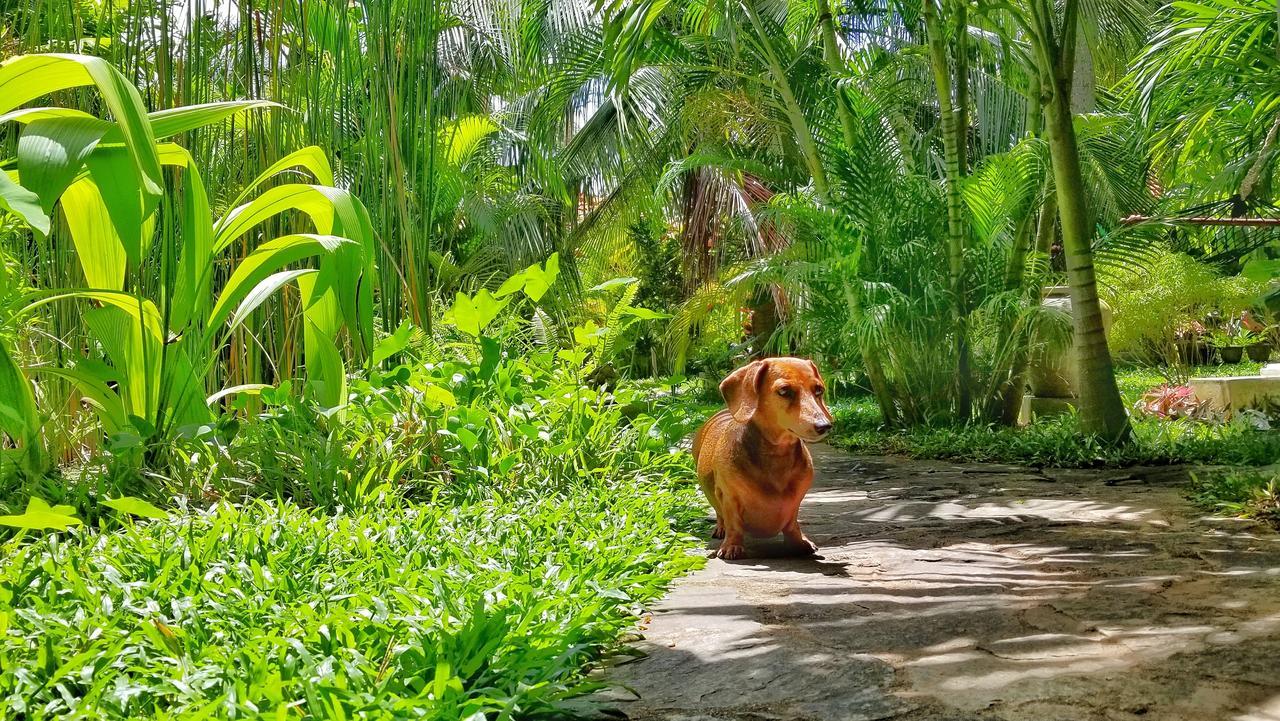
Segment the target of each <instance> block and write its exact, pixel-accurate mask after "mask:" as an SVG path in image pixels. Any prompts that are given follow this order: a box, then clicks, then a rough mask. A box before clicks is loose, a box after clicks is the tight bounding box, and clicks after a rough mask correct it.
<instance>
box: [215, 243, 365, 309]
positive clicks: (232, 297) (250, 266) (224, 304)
mask: <svg viewBox="0 0 1280 721" xmlns="http://www.w3.org/2000/svg"><path fill="white" fill-rule="evenodd" d="M343 243H351V241H350V240H347V239H346V238H339V237H338V236H336V235H315V234H310V233H300V234H297V235H286V236H283V237H280V238H274V239H272V240H269V241H267V242H266V243H263V244H262V245H260V246H258V248H257V249H255V250H254V251H253V252H252V253H250V254H249V256H248V257H246V258H245V259H244V260H242V261H240V263H239V264H238V265H236V268H235V270H234V271H232V273H231V277H230V278H229V279H228V280H227V284H226V285H225V286H223V288H222V293H221V294H220V295H219V296H218V300H217V302H216V303H214V305H213V311H212V312H211V313H210V314H209V323H208V329H209V331H208V332H209V333H214V332H218V331H219V330H220V327H221V325H222V323H223V321H225V320H226V319H227V316H228V315H230V313H231V309H232V306H233V305H234V304H239V303H241V302H242V301H244V300H246V299H250V300H253V301H256V303H255V304H254V305H252V307H249V308H247V309H246V310H245V311H244V313H243V314H242V313H241V312H240V311H239V310H237V311H236V316H237V319H238V320H237V323H238V322H242V321H243V320H244V317H245V316H247V315H248V313H250V312H252V311H253V309H254V308H256V307H257V306H258V305H261V304H262V302H263V301H264V300H265V299H266V295H262V293H263V292H265V293H267V294H268V295H269V294H270V293H272V292H274V291H275V290H277V289H279V288H280V287H281V286H282V285H284V284H285V283H287V282H289V281H291V280H293V279H295V278H297V277H298V275H299V273H294V274H292V275H285V276H279V277H277V278H276V279H275V282H276V285H274V286H270V285H269V286H267V287H263V286H261V285H260V284H262V283H263V282H264V281H267V280H269V279H270V277H271V276H272V275H273V274H275V273H276V271H278V270H279V269H280V268H282V267H284V266H286V265H288V264H289V263H294V262H297V261H299V260H302V259H304V258H310V257H312V256H316V255H321V254H323V253H332V252H334V251H335V250H337V249H338V248H339V247H340V246H341V245H342V244H343ZM255 291H258V293H257V294H256V295H255ZM251 296H252V297H251Z"/></svg>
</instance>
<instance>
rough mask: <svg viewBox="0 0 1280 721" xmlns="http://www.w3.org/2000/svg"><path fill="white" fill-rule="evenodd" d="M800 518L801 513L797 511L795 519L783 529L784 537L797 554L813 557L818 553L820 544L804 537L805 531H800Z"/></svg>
mask: <svg viewBox="0 0 1280 721" xmlns="http://www.w3.org/2000/svg"><path fill="white" fill-rule="evenodd" d="M799 516H800V513H799V511H798V510H797V511H796V515H795V517H793V518H792V519H791V522H790V523H788V524H787V525H786V527H784V528H783V529H782V537H783V538H784V539H786V541H787V545H788V546H790V547H792V548H794V549H795V550H796V552H797V553H799V554H801V555H804V556H812V555H813V554H815V553H817V552H818V544H816V543H814V542H813V541H810V540H809V537H808V536H806V535H804V531H802V530H801V529H800V518H799Z"/></svg>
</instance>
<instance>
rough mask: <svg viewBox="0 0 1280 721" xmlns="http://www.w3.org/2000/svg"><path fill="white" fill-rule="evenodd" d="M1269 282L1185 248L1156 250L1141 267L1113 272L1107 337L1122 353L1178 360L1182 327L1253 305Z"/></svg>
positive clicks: (1107, 293)
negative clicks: (1230, 272)
mask: <svg viewBox="0 0 1280 721" xmlns="http://www.w3.org/2000/svg"><path fill="white" fill-rule="evenodd" d="M1264 288H1265V284H1263V283H1259V282H1257V281H1253V280H1249V279H1247V278H1244V277H1240V276H1223V275H1221V274H1219V273H1218V272H1217V271H1215V270H1214V269H1213V268H1211V267H1209V266H1207V265H1205V264H1203V263H1201V262H1199V261H1197V260H1195V259H1194V258H1192V257H1190V256H1188V255H1185V254H1183V253H1176V252H1172V251H1167V252H1163V253H1160V254H1158V255H1156V256H1155V257H1154V258H1153V259H1152V261H1151V262H1150V263H1149V264H1148V265H1146V266H1145V267H1144V268H1143V269H1141V270H1133V271H1128V272H1124V273H1119V274H1115V275H1113V276H1112V277H1111V278H1110V281H1109V282H1108V283H1107V284H1106V285H1105V287H1104V293H1105V299H1106V301H1107V303H1108V304H1110V306H1111V309H1112V311H1113V313H1114V315H1113V320H1112V324H1111V332H1110V334H1109V337H1108V340H1109V342H1110V345H1111V350H1112V352H1113V353H1114V354H1115V355H1116V356H1117V357H1119V358H1125V359H1128V360H1133V361H1139V362H1152V361H1175V360H1176V353H1177V351H1176V348H1175V339H1176V337H1177V334H1178V332H1179V330H1181V329H1183V328H1186V327H1189V326H1191V325H1192V324H1194V323H1200V322H1203V321H1204V320H1205V318H1206V316H1208V315H1210V314H1211V313H1213V312H1215V311H1216V312H1218V313H1220V314H1221V316H1222V317H1224V318H1226V317H1230V316H1236V315H1239V313H1240V312H1241V311H1243V310H1246V309H1248V308H1250V307H1251V306H1253V305H1254V304H1255V303H1256V302H1257V300H1258V298H1259V296H1260V294H1261V293H1262V291H1263V290H1264Z"/></svg>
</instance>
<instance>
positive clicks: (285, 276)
mask: <svg viewBox="0 0 1280 721" xmlns="http://www.w3.org/2000/svg"><path fill="white" fill-rule="evenodd" d="M315 272H316V271H315V270H313V269H311V268H300V269H298V270H282V271H280V272H279V273H272V274H271V275H269V276H267V277H266V278H263V279H262V281H261V282H259V283H258V284H257V285H255V286H254V287H253V290H251V291H249V294H248V295H246V296H245V297H244V300H242V301H240V305H238V306H236V312H235V313H232V314H231V322H230V323H229V324H227V330H235V329H236V328H238V327H240V324H241V323H244V322H245V320H246V319H247V318H248V317H249V315H250V314H252V313H253V311H255V310H257V309H258V307H259V306H261V305H262V304H263V303H265V302H266V300H267V299H268V298H270V297H271V296H272V295H273V294H274V293H275V292H276V291H277V290H280V288H281V287H283V286H285V285H287V284H289V283H291V282H292V281H294V280H295V279H297V278H299V277H301V276H304V275H310V274H311V273H315Z"/></svg>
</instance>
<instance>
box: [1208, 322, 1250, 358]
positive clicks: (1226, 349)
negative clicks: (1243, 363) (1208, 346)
mask: <svg viewBox="0 0 1280 721" xmlns="http://www.w3.org/2000/svg"><path fill="white" fill-rule="evenodd" d="M1210 339H1211V340H1212V341H1213V347H1214V348H1217V349H1218V357H1219V358H1220V359H1221V360H1222V362H1223V363H1239V362H1240V359H1241V358H1242V357H1243V356H1244V352H1245V348H1246V347H1248V346H1250V345H1253V344H1254V343H1257V342H1258V341H1259V340H1260V339H1261V337H1260V336H1259V335H1258V334H1257V333H1254V332H1253V331H1250V330H1245V329H1243V328H1239V327H1236V328H1224V329H1223V330H1219V331H1214V332H1213V333H1211V334H1210Z"/></svg>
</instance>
